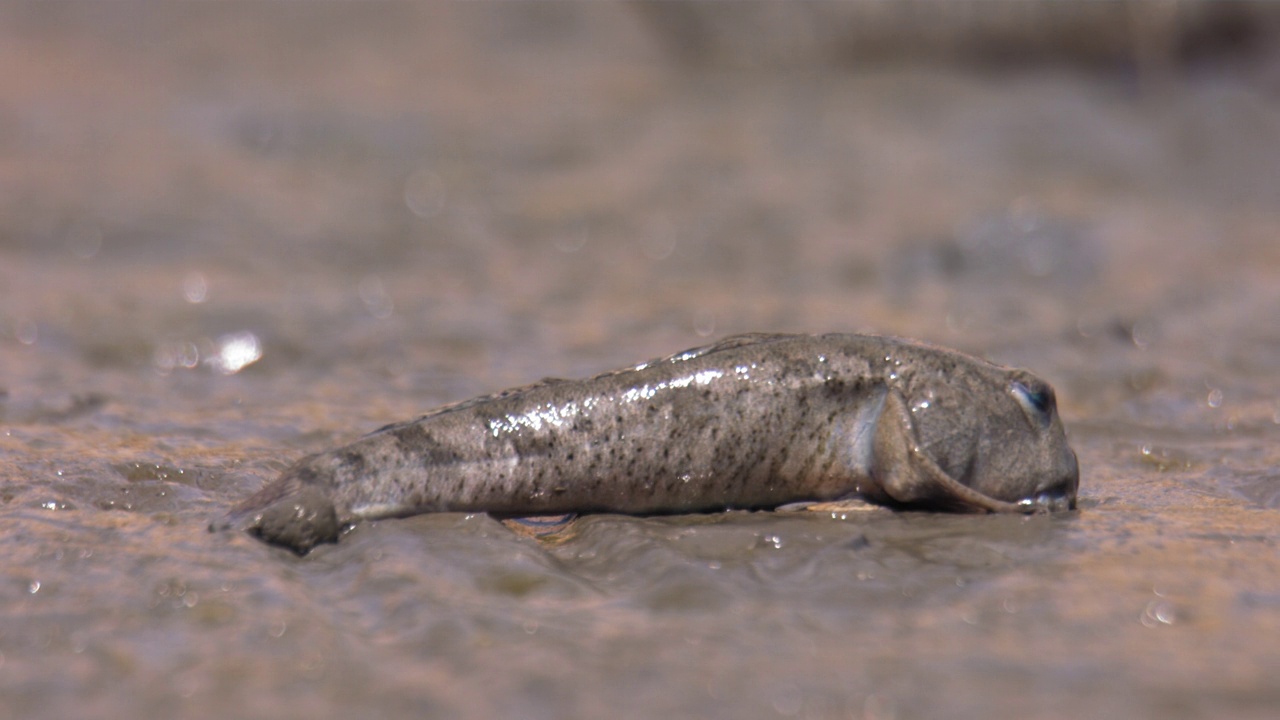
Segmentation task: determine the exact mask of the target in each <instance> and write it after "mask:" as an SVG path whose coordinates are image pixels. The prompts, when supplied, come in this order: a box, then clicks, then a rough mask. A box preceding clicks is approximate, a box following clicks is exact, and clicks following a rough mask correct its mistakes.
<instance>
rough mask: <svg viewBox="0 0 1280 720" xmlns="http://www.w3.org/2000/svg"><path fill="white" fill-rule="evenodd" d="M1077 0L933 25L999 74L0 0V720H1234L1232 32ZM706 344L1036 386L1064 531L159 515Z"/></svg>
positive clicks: (1271, 668) (496, 31)
mask: <svg viewBox="0 0 1280 720" xmlns="http://www.w3.org/2000/svg"><path fill="white" fill-rule="evenodd" d="M979 5H982V4H979ZM1071 5H1072V4H1070V3H1062V4H1057V3H1055V4H1054V6H1055V9H1053V10H1051V11H1047V12H1049V14H1050V16H1051V17H1050V20H1052V22H1047V23H1046V24H1045V25H1044V26H1043V27H1041V26H1040V25H1036V24H1035V18H1034V16H1033V15H1027V16H1026V17H1027V18H1029V19H1028V20H1027V22H1029V23H1031V25H1030V26H1028V27H1029V28H1030V29H1028V30H1027V32H1028V33H1029V34H1028V35H1027V37H1031V38H1040V39H1041V41H1037V42H1035V43H1031V45H1032V46H1034V47H1036V48H1040V50H1037V51H1035V52H1032V51H1031V50H1029V49H1027V47H1026V46H1025V45H1023V44H1020V43H1021V42H1024V41H1018V40H1016V38H1017V37H1023V36H1021V35H1015V36H1008V35H1004V34H1002V33H1003V32H1004V31H1003V30H1001V28H1004V27H1006V25H1003V24H1002V23H1004V22H1005V20H1001V19H999V18H996V19H994V20H991V21H990V22H989V23H985V22H984V23H977V24H975V25H974V26H973V28H974V33H976V36H980V37H981V38H985V40H984V41H983V42H984V43H988V44H986V45H982V47H992V48H1004V50H1005V51H1008V52H1013V53H1015V54H1016V53H1029V54H1028V55H1027V56H1026V57H1028V58H1029V59H1030V60H1033V61H1034V62H1033V63H1031V64H1030V65H1027V66H1026V67H1022V68H1020V69H1019V68H1014V67H1010V66H1007V65H996V64H992V63H991V56H990V55H987V54H985V53H983V52H978V51H976V50H974V48H975V47H977V45H976V44H975V43H976V41H974V40H972V39H966V38H968V37H969V36H967V35H964V34H963V33H962V34H961V35H960V36H959V37H958V38H957V39H956V42H955V43H954V44H952V45H947V47H950V48H952V50H953V51H954V52H955V53H958V54H959V55H960V56H961V57H960V58H958V59H957V58H955V57H952V56H950V55H947V53H945V52H942V53H941V56H942V57H944V58H950V60H951V61H949V62H947V63H935V64H929V63H922V62H895V61H892V58H889V59H886V58H885V56H883V55H882V54H880V53H879V51H876V50H875V48H876V47H879V46H877V45H875V43H874V42H872V41H873V40H874V39H875V36H868V35H865V34H859V33H862V31H857V32H854V30H851V29H849V28H851V27H854V26H847V25H841V24H840V23H839V22H836V20H832V21H831V22H828V23H825V24H824V23H822V22H816V23H815V22H814V21H813V20H812V18H819V19H820V18H821V13H820V12H817V11H816V10H815V9H814V8H813V7H806V8H802V9H804V10H805V11H806V12H805V13H801V14H799V15H796V16H786V17H785V18H783V19H782V20H779V21H777V22H775V23H772V24H770V23H765V25H764V26H767V27H775V28H779V29H780V30H778V32H780V33H782V32H783V31H784V30H787V29H788V28H789V29H790V30H787V32H793V33H794V32H799V33H800V35H799V36H796V35H785V33H783V36H785V37H783V36H779V37H783V39H781V40H779V39H777V37H775V36H774V35H772V34H764V35H761V34H760V33H758V32H756V31H755V30H751V28H752V27H755V26H754V25H751V24H750V23H748V24H747V25H740V24H735V23H737V22H739V21H736V20H731V21H726V20H725V19H723V18H719V15H718V12H717V11H715V10H714V9H707V8H701V9H700V10H694V11H691V12H693V16H691V18H686V19H685V20H684V21H681V22H679V23H677V24H676V25H675V26H669V23H670V22H672V21H673V18H675V19H677V20H678V17H676V16H678V15H679V13H682V12H686V10H681V9H679V6H677V8H675V9H670V10H669V12H670V13H672V15H661V14H660V13H659V15H658V16H648V15H646V14H645V13H649V12H650V10H651V9H650V10H635V9H627V8H618V7H614V8H594V7H592V8H586V7H582V8H579V7H576V6H562V5H551V6H537V8H535V9H527V8H520V9H517V8H505V7H504V11H503V12H495V11H493V9H492V8H486V7H484V6H481V7H478V8H476V7H471V6H466V9H463V7H462V6H449V7H445V8H441V9H431V8H429V7H423V8H417V7H415V6H411V5H391V6H382V7H379V8H377V9H376V10H375V9H366V8H364V7H355V6H352V7H349V6H345V5H341V4H332V5H330V4H326V5H323V6H315V7H311V6H306V7H294V6H292V5H290V6H279V7H277V6H263V7H257V6H245V7H238V8H222V7H217V8H215V7H203V6H197V7H185V8H171V9H161V8H158V7H150V6H145V5H144V6H106V7H102V8H100V7H98V6H91V5H83V6H81V5H75V4H72V5H57V6H53V7H44V6H42V5H41V6H38V5H30V6H28V5H17V6H12V7H7V8H4V9H3V11H0V38H2V39H3V42H0V98H4V100H3V101H0V190H2V192H0V298H3V302H2V303H0V555H2V556H3V557H4V558H5V561H4V562H3V563H0V608H3V609H0V696H2V697H3V698H4V702H3V703H0V718H10V717H12V718H30V717H50V718H52V717H70V716H75V717H86V716H89V717H93V716H101V717H121V716H126V717H127V716H147V717H151V716H155V717H215V716H233V717H267V716H272V717H301V716H308V717H337V716H348V715H353V714H355V715H362V716H363V715H366V714H371V713H372V714H382V715H388V716H409V715H412V716H437V715H438V716H446V717H477V718H480V717H497V716H523V717H548V718H551V717H557V718H558V717H624V718H625V717H637V718H640V717H661V716H679V717H769V716H775V715H776V716H781V717H811V718H828V717H852V718H910V717H931V716H938V715H945V716H947V717H957V718H966V717H973V718H978V717H982V718H987V717H993V716H1001V717H1007V716H1022V717H1062V716H1067V715H1071V716H1085V717H1099V716H1127V717H1153V718H1154V717H1160V718H1166V717H1222V716H1232V717H1240V718H1250V717H1258V718H1261V717H1269V716H1270V715H1272V714H1274V708H1275V707H1276V705H1277V703H1280V692H1278V691H1277V689H1276V684H1275V681H1274V679H1275V677H1276V676H1277V674H1278V673H1280V651H1278V650H1277V649H1276V646H1275V645H1276V644H1275V642H1274V640H1273V639H1274V638H1275V637H1277V636H1278V635H1280V552H1277V549H1278V548H1277V545H1278V544H1280V534H1278V533H1277V530H1276V528H1277V527H1280V524H1278V519H1280V518H1278V517H1277V513H1278V512H1280V490H1278V489H1277V488H1280V471H1277V470H1276V468H1278V467H1280V450H1278V449H1277V448H1280V381H1278V380H1277V379H1278V378H1280V331H1278V330H1277V328H1280V325H1277V324H1276V322H1275V318H1276V317H1277V316H1278V313H1280V244H1277V243H1276V241H1275V239H1276V237H1278V236H1280V214H1278V210H1277V208H1280V185H1277V184H1276V182H1275V177H1274V172H1275V168H1276V167H1280V110H1277V104H1276V98H1277V93H1276V86H1275V73H1274V70H1275V66H1276V64H1275V58H1274V57H1268V56H1267V55H1266V50H1265V49H1266V47H1267V45H1266V44H1265V43H1263V44H1255V45H1250V44H1249V43H1247V42H1245V40H1240V38H1245V39H1247V38H1248V37H1258V35H1256V34H1257V33H1265V32H1267V31H1266V28H1267V27H1273V26H1267V25H1266V24H1265V23H1263V24H1260V25H1257V26H1256V27H1255V26H1254V25H1252V24H1249V23H1248V22H1246V26H1245V27H1244V29H1243V30H1240V28H1238V27H1237V26H1236V25H1233V24H1231V23H1238V22H1239V17H1240V16H1237V15H1234V14H1233V13H1241V12H1244V13H1246V15H1245V16H1244V18H1245V20H1246V21H1248V20H1249V18H1248V16H1247V13H1248V12H1249V10H1248V9H1247V7H1246V9H1245V10H1241V9H1240V7H1244V6H1237V5H1236V4H1230V5H1231V6H1232V7H1231V8H1229V9H1227V10H1221V11H1217V12H1219V13H1222V14H1219V15H1215V14H1214V12H1212V11H1205V10H1204V9H1203V8H1202V7H1201V5H1199V4H1196V3H1184V4H1183V6H1184V7H1183V10H1184V11H1185V14H1184V15H1182V16H1180V17H1182V18H1183V21H1184V22H1185V23H1187V24H1186V25H1178V24H1176V23H1174V24H1172V25H1170V24H1168V23H1167V22H1166V20H1167V18H1166V19H1165V20H1160V18H1158V17H1155V16H1153V15H1150V14H1149V13H1148V11H1145V10H1144V11H1136V12H1134V14H1132V15H1127V16H1126V17H1129V18H1130V19H1129V20H1126V21H1124V22H1125V23H1132V24H1123V23H1122V24H1121V25H1120V27H1124V28H1129V31H1130V32H1139V31H1141V32H1142V33H1146V34H1145V35H1143V37H1144V38H1146V39H1145V41H1144V43H1145V44H1143V45H1142V47H1143V48H1145V49H1144V50H1142V52H1141V53H1139V55H1140V57H1139V58H1138V60H1134V57H1132V56H1131V55H1129V54H1128V50H1126V48H1128V47H1129V45H1128V44H1126V43H1127V41H1126V40H1125V39H1124V38H1123V37H1122V38H1121V39H1119V40H1117V39H1116V38H1115V37H1114V36H1112V35H1109V34H1106V33H1101V32H1099V33H1097V34H1096V37H1097V41H1096V43H1095V44H1093V45H1088V44H1082V45H1075V44H1072V43H1071V42H1066V41H1063V42H1061V43H1056V42H1051V40H1052V39H1053V38H1054V37H1056V36H1053V35H1052V33H1050V32H1049V31H1048V30H1045V29H1044V28H1046V27H1056V28H1058V32H1062V33H1064V34H1065V33H1068V32H1070V33H1076V35H1073V37H1084V36H1088V32H1087V31H1089V29H1090V28H1093V29H1097V28H1099V27H1103V28H1113V27H1116V25H1115V22H1113V21H1114V20H1115V18H1114V17H1111V16H1108V15H1106V13H1108V12H1111V10H1108V9H1107V8H1108V7H1110V6H1112V5H1115V6H1116V7H1124V6H1123V4H1098V7H1096V8H1093V9H1091V10H1090V11H1089V12H1088V13H1083V14H1081V15H1078V16H1075V15H1070V16H1068V15H1059V14H1057V13H1063V12H1069V11H1064V10H1063V8H1069V7H1070V6H1071ZM753 12H757V13H764V14H766V15H767V14H768V13H770V12H773V11H771V10H767V9H761V8H755V9H754V10H753ZM779 12H781V10H779ZM829 12H835V11H832V10H829ZM839 12H843V11H838V12H837V15H838V14H839ZM1123 12H1128V10H1124V11H1123ZM1090 13H1093V14H1090ZM1201 13H1204V14H1201ZM1264 15H1265V13H1264ZM841 17H842V16H841ZM876 17H878V16H874V15H868V16H867V19H866V22H865V23H863V24H855V25H856V27H858V28H864V27H870V26H876V25H875V23H882V24H881V25H878V26H876V27H881V28H887V29H886V30H884V31H883V32H884V33H886V36H889V35H892V34H893V33H895V32H896V33H905V36H904V37H907V39H908V40H911V41H912V42H920V41H921V38H920V37H919V36H918V35H913V34H912V33H913V32H915V31H912V30H911V29H910V28H911V27H915V26H913V25H911V24H907V25H897V24H895V23H889V24H888V25H885V24H883V23H886V22H888V21H887V20H885V19H884V18H883V17H881V18H880V19H876ZM1000 17H1004V16H1000ZM718 18H719V19H718ZM805 18H810V19H807V20H806V19H805ZM1064 18H1065V19H1067V20H1070V22H1067V23H1066V24H1065V25H1064V24H1063V23H1062V22H1061V21H1062V20H1063V19H1064ZM1091 18H1093V19H1091ZM836 19H839V18H836ZM1006 19H1007V18H1006ZM1272 20H1274V18H1272ZM841 22H843V21H841ZM1094 22H1097V23H1101V24H1100V25H1091V24H1090V23H1094ZM717 23H720V24H717ZM1162 23H1163V24H1162ZM673 27H676V28H684V30H682V31H680V32H693V31H691V30H689V28H698V27H701V28H702V29H701V30H698V31H697V32H693V34H692V35H688V36H684V35H680V33H679V32H677V30H675V29H672V28H673ZM841 27H844V28H845V31H840V28H841ZM929 27H936V26H933V25H930V26H929ZM662 28H667V29H665V30H663V29H662ZM743 28H746V30H745V31H744V30H743ZM806 28H807V29H806ZM895 28H896V29H895ZM1035 28H1040V30H1036V31H1035V32H1032V30H1035ZM1063 28H1070V30H1068V29H1063ZM1233 28H1235V29H1233ZM1193 30H1194V31H1195V32H1192V31H1193ZM664 32H665V33H673V34H671V35H662V34H661V33H664ZM842 32H844V33H845V34H842ZM699 33H701V34H699ZM743 33H745V34H743ZM848 33H853V34H852V35H849V34H848ZM1037 33H1041V34H1039V35H1037ZM1251 33H1254V34H1253V35H1251ZM757 35H759V36H760V37H759V42H758V43H752V42H746V41H744V38H754V37H756V36H757ZM787 37H790V38H792V40H786V38H787ZM796 37H800V38H801V39H802V40H803V39H806V38H807V42H808V44H805V43H796V42H793V40H795V38H796ZM841 37H846V38H848V37H852V38H855V39H859V40H858V42H860V43H863V44H862V45H857V46H854V45H846V44H842V43H841V42H840V41H839V38H841ZM1001 37H1005V38H1009V37H1013V38H1014V39H1006V40H1005V41H999V38H1001ZM1224 37H1225V38H1236V39H1237V40H1239V42H1241V43H1244V45H1243V46H1244V47H1252V48H1254V49H1253V50H1252V51H1250V52H1240V53H1233V52H1227V51H1226V50H1221V51H1220V52H1219V51H1217V50H1214V48H1215V47H1217V46H1216V45H1214V42H1218V41H1214V40H1213V39H1214V38H1218V39H1219V40H1221V39H1222V38H1224ZM900 39H901V38H900ZM991 42H994V43H995V44H994V45H992V44H990V43H991ZM1001 42H1003V43H1006V44H1001ZM771 43H772V44H771ZM866 43H871V44H870V45H868V44H866ZM944 45H946V44H945V43H944ZM815 47H816V48H817V50H814V48H815ZM922 47H923V46H922ZM928 47H933V46H932V45H930V46H928ZM804 48H809V50H805V49H804ZM939 52H941V51H939ZM806 53H809V54H806ZM966 53H973V54H974V55H976V56H978V57H979V59H981V60H982V61H981V62H978V63H976V64H975V63H968V62H962V60H964V59H965V58H969V57H970V56H969V55H967V54H966ZM937 57H938V55H937V54H935V53H931V52H924V51H923V50H922V53H921V58H924V59H928V58H934V59H936V58H937ZM970 59H971V58H970ZM1077 61H1078V62H1077ZM743 331H791V332H804V331H814V332H818V331H877V332H885V333H892V334H900V335H907V336H914V337H918V338H922V339H927V340H930V341H933V342H937V343H940V344H944V345H950V346H954V347H958V348H960V349H963V350H967V351H971V352H975V353H979V354H983V355H986V356H988V357H991V358H992V359H995V360H997V361H1000V362H1005V363H1009V364H1015V365H1019V366H1024V367H1028V368H1031V369H1033V370H1034V371H1035V372H1036V373H1037V374H1039V375H1042V376H1044V377H1046V378H1047V379H1049V380H1050V381H1051V382H1052V383H1053V384H1054V385H1055V387H1056V388H1057V391H1058V398H1059V406H1060V408H1061V410H1062V413H1063V416H1064V418H1065V420H1066V423H1067V426H1068V429H1069V432H1070V433H1071V438H1072V443H1073V445H1074V447H1075V449H1076V451H1077V453H1078V455H1079V458H1080V464H1081V468H1082V480H1081V501H1080V508H1081V509H1080V511H1079V512H1078V513H1075V514H1072V515H1064V516H1055V517H1032V518H1020V517H1019V518H1015V517H986V516H950V515H944V516H939V515H934V514H926V513H901V514H898V513H893V512H890V511H887V510H883V509H875V508H862V509H848V510H845V511H841V512H838V513H835V515H833V514H832V513H831V512H827V513H817V512H789V513H776V514H774V513H728V514H725V515H706V516H693V517H663V518H627V517H618V516H607V515H602V516H592V517H586V518H581V519H579V520H577V521H575V522H574V523H573V524H571V525H570V526H569V527H568V528H567V529H565V530H563V531H561V532H558V533H556V534H554V535H553V536H550V537H547V538H544V539H542V540H535V539H532V538H529V537H524V536H521V535H518V534H516V533H514V532H512V531H511V529H510V528H508V527H507V526H505V525H503V524H502V523H501V522H499V521H497V520H495V519H492V518H489V517H486V516H463V515H437V516H421V517H414V518H407V519H403V520H393V521H383V522H378V523H370V524H366V525H362V526H360V527H358V528H356V529H355V530H353V531H352V532H351V533H349V534H348V535H347V536H346V537H345V538H344V539H343V541H342V542H341V543H340V544H338V545H333V546H326V547H323V548H320V549H318V550H317V551H315V552H313V553H312V554H311V555H309V556H308V557H306V558H304V559H299V558H296V557H294V556H293V555H291V554H290V553H288V552H285V551H280V550H277V549H274V548H270V547H267V546H264V545H262V544H260V543H257V542H255V541H254V540H252V539H251V538H248V537H244V536H238V535H225V534H212V535H211V534H209V533H207V532H206V530H205V528H206V525H207V523H208V521H209V519H210V518H212V517H214V516H216V515H217V514H218V513H221V512H223V511H224V510H225V509H226V508H227V507H228V506H229V505H230V504H231V503H233V502H235V501H236V500H239V499H241V498H243V497H244V496H246V495H247V494H249V493H251V492H253V491H254V490H256V489H257V488H259V487H260V486H261V485H262V484H263V483H264V482H266V481H267V480H269V479H270V478H272V477H274V476H275V475H276V474H278V473H279V472H280V471H281V469H282V468H283V467H285V465H286V464H287V463H288V462H290V461H292V460H293V459H296V458H297V457H299V456H300V455H302V454H303V453H306V452H310V451H315V450H319V449H322V448H325V447H328V446H331V445H335V444H338V443H340V442H344V441H347V440H350V439H352V438H354V437H356V436H358V435H359V434H361V433H363V432H366V431H369V430H371V429H373V428H376V427H379V426H381V425H383V424H385V423H387V422H391V421H395V420H401V419H406V418H409V417H413V416H415V415H417V414H419V413H421V412H423V411H425V410H427V409H429V408H431V407H434V406H436V405H439V404H442V403H445V402H450V401H455V400H460V399H464V398H466V397H469V396H472V395H476V394H479V393H483V392H489V391H494V390H497V389H501V388H503V387H508V386H512V385H516V384H521V383H525V382H530V381H533V380H537V379H539V378H541V377H544V376H546V375H556V376H566V377H575V376H584V375H587V374H591V373H594V372H598V371H601V370H606V369H609V368H613V367H622V366H625V365H628V364H633V363H636V362H640V361H643V360H645V359H647V358H651V357H655V356H659V355H662V354H665V353H670V352H674V351H676V350H679V349H681V348H684V347H690V346H694V345H698V344H702V343H704V342H705V340H706V338H708V337H714V336H720V335H725V334H730V333H734V332H743Z"/></svg>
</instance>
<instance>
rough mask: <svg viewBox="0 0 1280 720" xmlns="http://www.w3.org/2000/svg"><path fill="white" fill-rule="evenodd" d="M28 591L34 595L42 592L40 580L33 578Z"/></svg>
mask: <svg viewBox="0 0 1280 720" xmlns="http://www.w3.org/2000/svg"><path fill="white" fill-rule="evenodd" d="M27 592H30V593H31V594H32V595H35V594H36V593H38V592H40V581H39V580H32V581H31V584H29V585H27Z"/></svg>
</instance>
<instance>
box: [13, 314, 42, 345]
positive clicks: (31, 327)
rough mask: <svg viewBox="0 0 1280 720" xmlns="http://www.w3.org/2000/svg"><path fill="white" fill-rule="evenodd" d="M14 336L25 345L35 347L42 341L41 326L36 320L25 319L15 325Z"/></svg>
mask: <svg viewBox="0 0 1280 720" xmlns="http://www.w3.org/2000/svg"><path fill="white" fill-rule="evenodd" d="M13 336H14V337H16V338H17V339H18V342H20V343H22V344H23V345H35V344H36V341H37V340H39V339H40V326H39V325H36V321H35V320H27V319H26V318H23V319H21V320H18V322H17V323H15V324H14V328H13Z"/></svg>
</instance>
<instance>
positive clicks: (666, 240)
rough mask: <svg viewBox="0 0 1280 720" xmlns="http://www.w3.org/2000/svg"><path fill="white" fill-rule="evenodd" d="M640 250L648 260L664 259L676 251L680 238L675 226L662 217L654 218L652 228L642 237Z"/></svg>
mask: <svg viewBox="0 0 1280 720" xmlns="http://www.w3.org/2000/svg"><path fill="white" fill-rule="evenodd" d="M641 241H642V245H641V251H642V252H644V254H645V257H647V258H649V259H650V260H666V259H667V258H669V257H671V254H672V253H674V252H675V251H676V245H677V244H679V242H680V238H679V235H678V234H677V232H676V228H675V226H674V225H673V224H672V223H671V222H670V221H669V220H664V219H659V220H655V222H654V227H653V228H652V230H651V231H650V232H649V233H647V234H645V235H644V236H643V237H642V239H641Z"/></svg>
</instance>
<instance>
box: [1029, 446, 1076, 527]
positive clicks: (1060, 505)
mask: <svg viewBox="0 0 1280 720" xmlns="http://www.w3.org/2000/svg"><path fill="white" fill-rule="evenodd" d="M1067 458H1068V463H1067V472H1066V473H1065V474H1064V477H1063V478H1062V480H1061V481H1059V482H1058V484H1056V485H1054V486H1052V487H1050V488H1048V489H1046V490H1042V491H1041V492H1039V493H1036V494H1035V495H1033V496H1031V497H1029V498H1023V499H1022V500H1019V501H1018V503H1017V504H1018V506H1019V507H1021V508H1024V509H1026V510H1028V511H1030V512H1062V511H1064V510H1075V509H1076V489H1077V488H1078V487H1079V486H1080V466H1079V464H1078V463H1077V462H1076V454H1075V452H1073V451H1071V450H1070V449H1068V450H1067Z"/></svg>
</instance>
